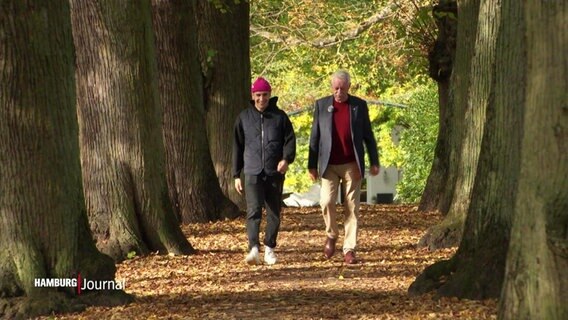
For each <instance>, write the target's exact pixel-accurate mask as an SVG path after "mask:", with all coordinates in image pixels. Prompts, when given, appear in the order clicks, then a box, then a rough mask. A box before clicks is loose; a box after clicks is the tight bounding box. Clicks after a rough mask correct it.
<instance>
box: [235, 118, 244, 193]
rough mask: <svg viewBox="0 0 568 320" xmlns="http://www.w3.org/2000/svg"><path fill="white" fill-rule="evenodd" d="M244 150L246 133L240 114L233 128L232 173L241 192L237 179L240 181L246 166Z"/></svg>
mask: <svg viewBox="0 0 568 320" xmlns="http://www.w3.org/2000/svg"><path fill="white" fill-rule="evenodd" d="M244 151H245V133H244V130H243V125H242V122H241V117H240V116H239V117H237V120H236V121H235V125H234V128H233V159H232V160H233V161H232V171H233V172H232V173H233V178H235V188H236V189H237V191H239V193H240V190H239V189H238V188H237V180H239V183H240V176H241V171H242V170H243V167H244V158H243V154H244ZM241 190H242V188H241Z"/></svg>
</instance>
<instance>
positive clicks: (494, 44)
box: [410, 0, 525, 299]
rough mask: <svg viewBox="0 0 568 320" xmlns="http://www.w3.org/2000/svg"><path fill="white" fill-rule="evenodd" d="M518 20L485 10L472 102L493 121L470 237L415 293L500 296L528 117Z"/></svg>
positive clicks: (495, 5)
mask: <svg viewBox="0 0 568 320" xmlns="http://www.w3.org/2000/svg"><path fill="white" fill-rule="evenodd" d="M501 14H503V18H502V19H501ZM520 19H522V16H521V14H520V11H519V10H514V8H510V7H509V6H507V5H503V7H501V4H500V1H498V0H492V1H485V2H484V3H483V5H482V6H481V9H480V20H479V25H480V33H479V37H485V41H483V42H482V43H480V42H478V43H477V46H478V48H480V49H481V51H485V56H484V57H483V55H482V54H478V55H477V56H476V60H477V61H478V62H479V63H478V64H477V66H476V65H474V67H475V68H476V69H477V70H479V73H474V74H472V76H473V79H472V91H471V92H472V94H474V95H475V96H473V95H472V99H471V101H472V103H473V104H474V105H479V104H487V117H486V122H485V128H484V136H483V143H482V146H481V153H480V159H479V164H478V168H477V173H476V177H475V183H474V187H473V191H472V194H471V203H470V206H469V211H468V213H467V219H466V223H465V228H464V236H463V239H462V241H461V244H460V247H459V249H458V251H457V253H456V255H455V256H454V257H453V258H452V260H451V261H450V262H441V263H438V264H436V265H434V266H432V267H429V268H428V270H427V271H425V272H424V273H423V274H422V275H421V276H420V277H419V278H418V279H417V280H416V282H415V283H414V284H413V285H412V286H411V288H410V291H411V292H413V293H421V292H424V291H429V290H432V289H437V292H438V294H440V295H445V296H456V297H460V298H468V299H485V298H497V297H499V294H500V292H501V285H502V283H503V276H504V271H505V257H506V253H507V248H508V244H509V233H510V229H511V219H512V213H513V202H514V190H516V187H517V181H518V178H519V177H518V174H519V166H520V161H519V159H520V141H521V136H522V119H523V111H524V100H523V87H522V86H521V85H519V84H522V83H525V72H524V70H523V65H524V64H523V61H524V59H523V56H522V54H523V52H524V50H523V47H522V46H523V43H522V42H521V37H519V36H518V34H519V30H518V27H517V26H518V24H514V23H506V21H517V20H520ZM478 51H479V50H478ZM492 56H494V57H495V58H494V59H493V58H492ZM478 59H480V60H478ZM493 66H494V67H493ZM493 69H494V70H493ZM511 70H515V72H511ZM493 79H494V80H493ZM480 87H481V88H484V90H483V91H480ZM475 97H487V98H486V99H474V98H475ZM513 105H514V106H517V107H516V108H511V107H510V106H513Z"/></svg>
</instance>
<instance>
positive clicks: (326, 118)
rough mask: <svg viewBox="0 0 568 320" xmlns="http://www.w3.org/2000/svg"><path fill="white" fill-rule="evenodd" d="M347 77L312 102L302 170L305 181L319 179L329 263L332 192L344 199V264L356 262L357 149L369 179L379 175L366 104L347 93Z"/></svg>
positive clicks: (334, 233)
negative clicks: (305, 169) (305, 172)
mask: <svg viewBox="0 0 568 320" xmlns="http://www.w3.org/2000/svg"><path fill="white" fill-rule="evenodd" d="M350 87H351V77H350V76H349V73H348V72H347V71H345V70H339V71H337V72H335V73H334V74H333V75H332V77H331V90H332V93H333V94H332V95H330V96H327V97H324V98H321V99H319V100H317V101H316V104H315V110H314V117H313V122H312V131H311V136H310V151H309V158H308V171H309V175H310V177H311V179H312V180H313V181H316V180H317V179H318V177H321V196H320V206H321V208H322V214H323V218H324V222H325V231H326V234H327V239H326V242H325V246H324V254H325V256H326V257H327V258H328V259H329V258H331V257H332V256H333V254H334V253H335V244H336V241H337V238H338V236H339V231H338V227H337V219H336V216H337V212H336V202H337V194H338V187H339V186H340V185H341V187H342V189H343V191H344V194H345V202H344V211H345V220H344V227H345V239H344V241H343V254H344V259H345V263H347V264H354V263H357V259H356V257H355V248H356V245H357V217H358V214H359V204H360V200H359V198H360V193H361V180H362V177H363V175H364V172H365V163H364V160H365V157H364V149H363V145H365V147H366V149H367V153H368V155H369V160H370V162H371V168H370V174H371V175H377V174H378V173H379V156H378V152H377V142H376V140H375V137H374V135H373V131H372V130H371V121H370V119H369V109H368V107H367V103H366V102H365V101H364V100H362V99H360V98H357V97H355V96H352V95H350V94H349V88H350Z"/></svg>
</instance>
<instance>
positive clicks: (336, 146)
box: [329, 100, 355, 164]
mask: <svg viewBox="0 0 568 320" xmlns="http://www.w3.org/2000/svg"><path fill="white" fill-rule="evenodd" d="M333 108H334V110H333V128H332V130H331V155H330V156H329V164H345V163H349V162H353V161H355V151H354V150H353V140H352V139H351V115H350V113H349V104H348V103H347V102H337V101H335V100H333Z"/></svg>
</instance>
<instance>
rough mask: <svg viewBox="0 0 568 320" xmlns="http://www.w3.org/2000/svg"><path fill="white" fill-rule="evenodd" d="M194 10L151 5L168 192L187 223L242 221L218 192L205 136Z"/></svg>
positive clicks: (156, 0)
mask: <svg viewBox="0 0 568 320" xmlns="http://www.w3.org/2000/svg"><path fill="white" fill-rule="evenodd" d="M194 7H195V3H193V2H189V1H183V0H177V1H166V0H152V9H153V10H152V12H153V26H154V33H155V34H156V53H157V58H158V87H159V92H160V101H161V104H162V106H163V109H164V123H163V130H164V140H165V149H166V173H167V178H168V179H167V180H168V191H169V195H170V200H171V202H172V204H173V209H174V212H175V214H176V216H177V217H178V218H179V219H180V220H181V221H182V222H184V223H191V222H207V221H213V220H218V219H220V218H235V217H237V216H238V215H239V208H238V207H237V206H236V205H234V204H233V203H232V202H231V201H230V200H229V199H227V198H226V197H225V195H224V194H223V192H222V191H221V188H220V187H219V181H218V180H217V176H216V174H215V169H214V167H213V162H212V161H211V155H210V152H209V142H208V139H207V135H205V134H203V133H204V132H206V125H205V109H204V105H203V79H202V76H201V69H200V64H199V54H198V46H197V24H196V22H195V19H194Z"/></svg>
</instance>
